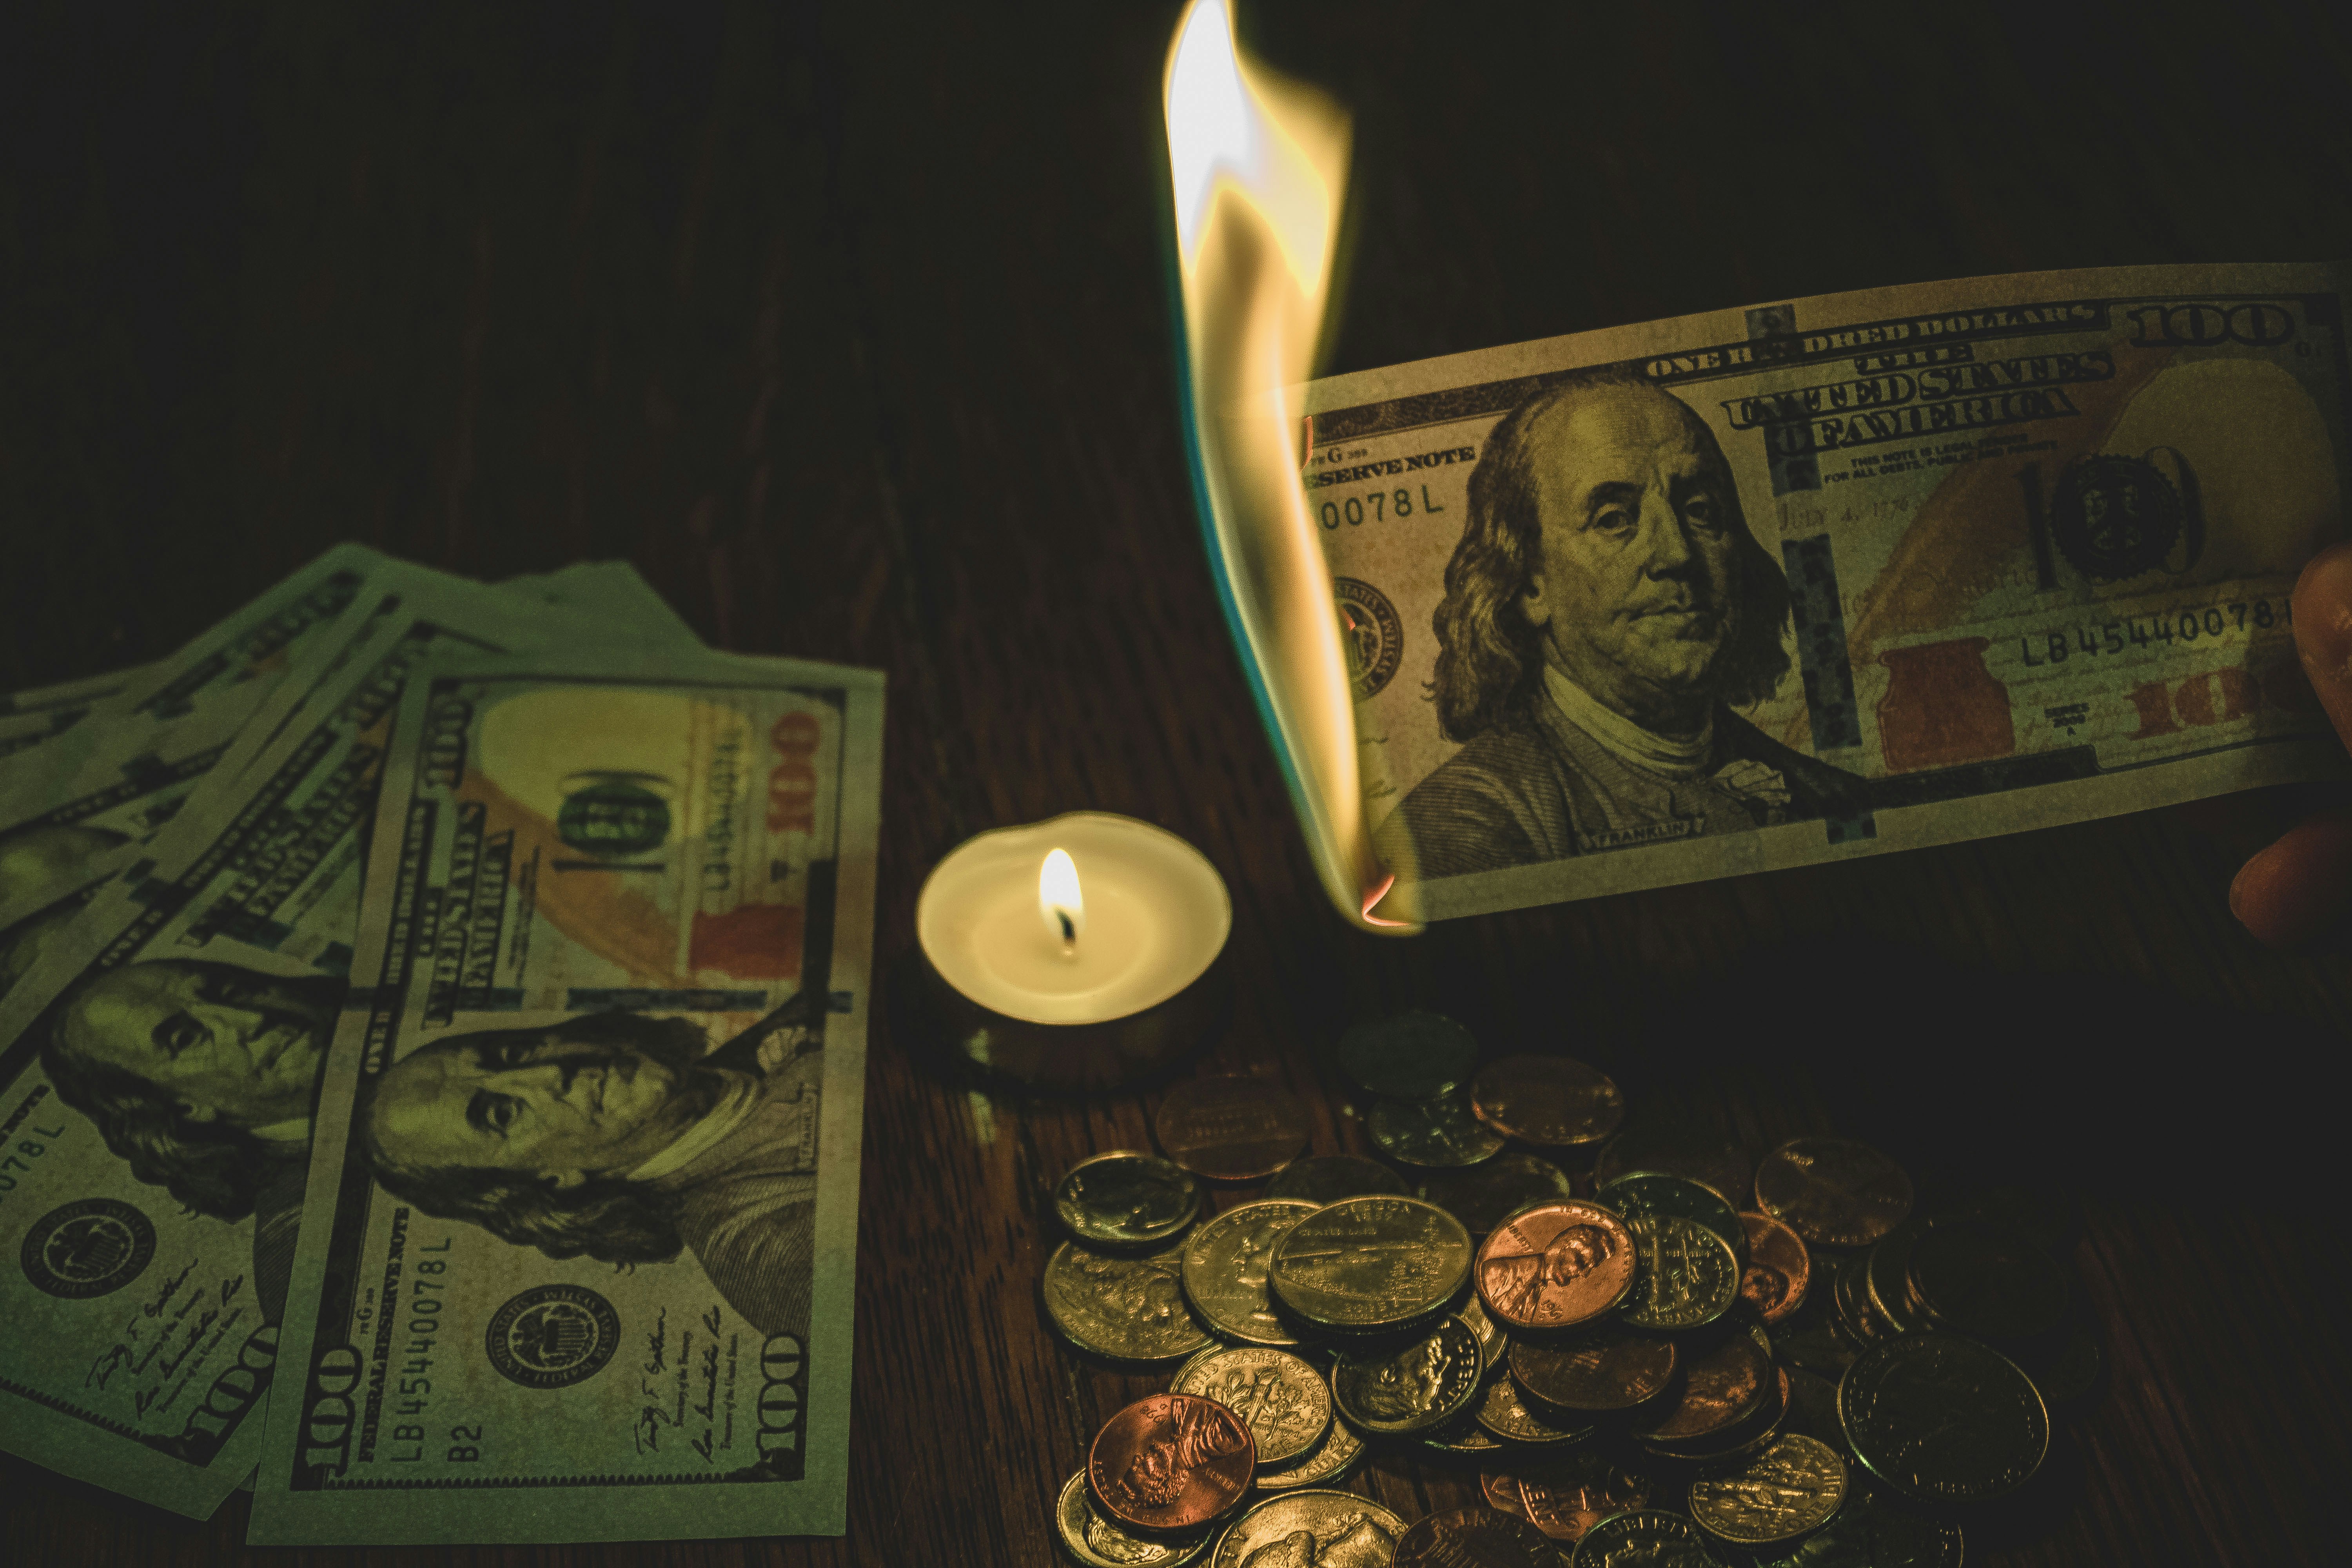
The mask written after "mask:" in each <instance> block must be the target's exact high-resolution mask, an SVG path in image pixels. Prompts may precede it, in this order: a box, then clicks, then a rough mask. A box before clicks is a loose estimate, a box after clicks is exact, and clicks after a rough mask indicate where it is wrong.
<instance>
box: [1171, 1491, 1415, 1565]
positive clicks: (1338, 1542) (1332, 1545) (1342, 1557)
mask: <svg viewBox="0 0 2352 1568" xmlns="http://www.w3.org/2000/svg"><path fill="white" fill-rule="evenodd" d="M1403 1538H1404V1521H1403V1520H1402V1519H1399V1518H1398V1517H1397V1516H1396V1515H1395V1514H1393V1513H1391V1512H1390V1511H1389V1510H1387V1509H1384V1508H1382V1507H1381V1505H1380V1504H1378V1503H1376V1502H1374V1501H1372V1500H1370V1499H1369V1498H1360V1497H1358V1496H1357V1495H1356V1494H1355V1493H1353V1492H1338V1491H1324V1490H1320V1489H1315V1490H1307V1491H1296V1492H1286V1493H1284V1494H1283V1495H1282V1496H1280V1497H1276V1498H1268V1499H1267V1500H1265V1501H1264V1502H1261V1503H1259V1504H1257V1505H1256V1506H1255V1507H1254V1508H1252V1509H1251V1510H1249V1511H1248V1512H1246V1513H1244V1514H1243V1515H1242V1516H1241V1517H1240V1518H1239V1519H1237V1520H1235V1521H1233V1523H1231V1524H1229V1525H1227V1526H1226V1527H1225V1532H1224V1534H1223V1535H1221V1536H1219V1537H1218V1538H1217V1550H1216V1552H1215V1553H1214V1554H1213V1556H1211V1558H1210V1559H1209V1563H1210V1565H1211V1568H1386V1565H1387V1564H1389V1563H1393V1562H1395V1561H1396V1548H1397V1542H1399V1541H1401V1540H1402V1539H1403ZM1269 1548H1271V1549H1272V1550H1269ZM1260 1553H1264V1555H1260Z"/></svg>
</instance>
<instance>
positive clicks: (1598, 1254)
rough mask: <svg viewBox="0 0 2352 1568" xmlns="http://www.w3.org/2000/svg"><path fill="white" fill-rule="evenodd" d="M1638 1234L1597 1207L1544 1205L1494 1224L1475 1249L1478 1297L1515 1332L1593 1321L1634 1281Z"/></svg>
mask: <svg viewBox="0 0 2352 1568" xmlns="http://www.w3.org/2000/svg"><path fill="white" fill-rule="evenodd" d="M1633 1268H1634V1254H1633V1233H1632V1232H1631V1231H1629V1230H1627V1229H1626V1228H1625V1222H1624V1221H1623V1220H1622V1219H1619V1218H1618V1217H1617V1216H1616V1215H1614V1214H1612V1213H1611V1212H1610V1211H1609V1210H1607V1209H1605V1208H1602V1207H1601V1205H1599V1204H1591V1203H1586V1202H1584V1201H1582V1200H1581V1199H1578V1198H1564V1199H1562V1200H1561V1201H1559V1203H1551V1204H1541V1205H1537V1206H1536V1207H1534V1208H1531V1209H1528V1210H1526V1211H1524V1212H1523V1213H1520V1214H1517V1215H1513V1216H1512V1217H1511V1218H1510V1219H1508V1220H1507V1221H1505V1222H1504V1223H1503V1224H1502V1225H1501V1226H1497V1227H1496V1231H1495V1233H1494V1234H1493V1235H1492V1236H1489V1237H1487V1238H1486V1242H1485V1244H1484V1245H1483V1246H1481V1247H1479V1248H1478V1263H1477V1268H1476V1270H1475V1276H1476V1279H1477V1281H1478V1299H1479V1300H1481V1301H1483V1302H1485V1303H1486V1310H1487V1311H1489V1312H1491V1313H1493V1314H1494V1316H1495V1317H1496V1319H1497V1320H1498V1321H1501V1322H1503V1323H1505V1324H1507V1325H1508V1326H1509V1327H1511V1328H1515V1329H1565V1328H1572V1327H1574V1326H1575V1325H1576V1324H1578V1323H1582V1322H1589V1321H1591V1320H1592V1319H1594V1318H1597V1317H1599V1316H1600V1315H1601V1313H1603V1312H1605V1311H1607V1310H1609V1309H1610V1308H1612V1307H1614V1306H1615V1305H1616V1304H1617V1303H1618V1302H1619V1301H1621V1300H1624V1297H1625V1292H1626V1291H1627V1290H1629V1289H1633Z"/></svg>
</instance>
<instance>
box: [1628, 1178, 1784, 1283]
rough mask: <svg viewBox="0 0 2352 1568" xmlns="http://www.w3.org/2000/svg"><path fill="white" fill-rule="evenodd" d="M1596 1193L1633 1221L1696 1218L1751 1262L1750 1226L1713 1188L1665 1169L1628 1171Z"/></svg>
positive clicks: (1737, 1255)
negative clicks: (1655, 1217) (1643, 1217)
mask: <svg viewBox="0 0 2352 1568" xmlns="http://www.w3.org/2000/svg"><path fill="white" fill-rule="evenodd" d="M1593 1196H1594V1197H1595V1198H1597V1199H1599V1200H1600V1201H1601V1203H1604V1204H1607V1205H1609V1206H1610V1207H1611V1208H1612V1209H1615V1210H1616V1211H1617V1212H1618V1213H1619V1214H1621V1215H1624V1216H1625V1217H1626V1218H1627V1219H1629V1220H1631V1219H1635V1218H1638V1217H1639V1216H1641V1215H1670V1214H1671V1215H1681V1216H1682V1217H1683V1218H1685V1219H1687V1220H1696V1222H1698V1223H1699V1224H1700V1225H1703V1226H1706V1228H1707V1229H1709V1230H1711V1231H1713V1232H1715V1234H1716V1235H1717V1236H1719V1237H1723V1239H1724V1240H1725V1241H1726V1242H1727V1243H1729V1244H1730V1247H1731V1255H1732V1256H1733V1257H1734V1258H1738V1260H1739V1261H1740V1262H1741V1263H1742V1264H1743V1265H1744V1264H1745V1263H1746V1262H1747V1261H1748V1227H1747V1226H1744V1225H1742V1224H1740V1223H1739V1214H1738V1210H1736V1209H1734V1208H1733V1207H1732V1206H1731V1205H1729V1204H1727V1203H1725V1202H1724V1201H1723V1200H1722V1199H1721V1198H1719V1197H1717V1195H1716V1192H1715V1189H1714V1188H1713V1187H1710V1186H1706V1185H1705V1184H1702V1183H1699V1182H1694V1181H1691V1180H1689V1179H1688V1178H1687V1177H1684V1176H1675V1175H1669V1174H1667V1173H1665V1172H1664V1171H1628V1172H1626V1173H1624V1174H1623V1175H1622V1176H1614V1177H1612V1178H1611V1179H1610V1180H1608V1181H1606V1182H1604V1183H1602V1184H1601V1189H1600V1191H1598V1192H1597V1193H1595V1194H1593Z"/></svg>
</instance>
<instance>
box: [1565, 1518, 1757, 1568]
mask: <svg viewBox="0 0 2352 1568" xmlns="http://www.w3.org/2000/svg"><path fill="white" fill-rule="evenodd" d="M1570 1562H1571V1563H1572V1564H1573V1565H1574V1568H1614V1564H1617V1563H1640V1564H1641V1565H1642V1568H1720V1565H1719V1563H1718V1562H1717V1558H1716V1555H1715V1553H1714V1552H1709V1551H1708V1550H1707V1549H1706V1537H1705V1536H1703V1535H1701V1534H1700V1533H1699V1529H1698V1526H1697V1524H1696V1523H1695V1522H1693V1521H1692V1520H1691V1519H1690V1518H1689V1516H1687V1515H1685V1514H1679V1513H1667V1512H1665V1511H1664V1510H1662V1509H1651V1508H1643V1509H1634V1510H1631V1511H1629V1512H1626V1513H1619V1514H1612V1515H1611V1516H1610V1517H1609V1518H1607V1519H1604V1520H1602V1521H1601V1522H1600V1523H1598V1524H1596V1525H1594V1526H1593V1527H1592V1528H1591V1530H1588V1531H1585V1532H1584V1539H1583V1540H1581V1541H1580V1542H1577V1543H1576V1555H1575V1557H1573V1558H1572V1559H1570Z"/></svg>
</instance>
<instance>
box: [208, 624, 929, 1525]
mask: <svg viewBox="0 0 2352 1568" xmlns="http://www.w3.org/2000/svg"><path fill="white" fill-rule="evenodd" d="M649 665H652V666H657V667H658V670H659V673H648V667H649ZM532 675H540V676H543V677H545V678H547V679H551V680H562V681H566V682H571V681H579V680H596V681H601V682H610V683H643V684H648V685H659V686H667V687H673V688H674V687H677V686H684V685H694V684H711V685H732V686H738V687H740V686H743V685H747V684H751V685H759V686H763V687H768V688H771V689H780V690H792V691H796V692H799V693H802V694H803V695H807V696H810V697H813V698H816V699H818V700H824V701H828V702H833V703H837V704H838V706H839V708H840V710H841V712H842V715H843V739H842V748H841V757H840V763H839V767H840V773H841V778H842V780H843V781H844V787H842V789H841V791H840V795H839V800H840V818H839V823H838V827H837V832H836V838H835V867H836V870H835V889H834V917H833V961H832V967H831V976H832V980H833V982H834V984H832V985H831V987H830V988H831V989H832V990H833V992H834V1005H835V1007H840V1006H841V1005H842V994H843V992H844V991H846V992H847V1006H846V1010H845V1011H835V1012H833V1013H832V1014H830V1015H829V1017H828V1022H827V1027H826V1034H825V1057H826V1060H825V1071H824V1088H823V1099H822V1107H823V1109H822V1112H821V1114H822V1121H821V1122H820V1131H819V1142H818V1147H819V1148H820V1149H822V1150H824V1151H826V1154H825V1157H824V1163H823V1164H822V1165H821V1166H820V1170H821V1181H820V1186H819V1188H818V1193H817V1199H816V1215H815V1232H816V1248H815V1256H814V1264H813V1271H812V1274H813V1277H812V1279H811V1297H812V1300H811V1317H810V1336H809V1340H810V1342H809V1346H808V1356H807V1363H808V1388H809V1395H808V1399H807V1401H806V1403H805V1405H803V1411H804V1413H805V1414H804V1426H803V1431H804V1433H805V1438H804V1445H803V1473H802V1475H801V1476H800V1478H799V1479H796V1480H793V1481H789V1482H785V1481H778V1480H767V1479H761V1480H755V1481H747V1482H739V1483H735V1486H736V1488H737V1489H735V1490H732V1491H731V1492H730V1489H729V1488H728V1487H727V1485H726V1483H727V1481H728V1478H727V1477H725V1476H723V1475H715V1474H714V1475H697V1476H692V1477H679V1478H674V1479H644V1480H639V1479H634V1478H631V1479H622V1478H613V1477H604V1476H594V1477H580V1478H576V1479H575V1478H567V1477H549V1478H543V1479H534V1478H516V1479H505V1480H499V1481H483V1482H470V1483H465V1484H443V1483H437V1482H430V1481H426V1482H417V1483H415V1484H401V1483H383V1482H368V1483H365V1484H355V1485H346V1486H335V1487H301V1488H299V1489H298V1486H297V1481H298V1479H299V1476H300V1473H301V1471H302V1469H303V1466H302V1465H301V1463H300V1458H299V1454H300V1447H301V1445H302V1443H303V1442H304V1441H305V1429H306V1427H307V1426H308V1415H309V1405H310V1398H309V1394H310V1384H311V1380H312V1376H313V1374H314V1372H315V1368H316V1364H317V1363H318V1359H319V1355H320V1345H321V1343H322V1342H326V1341H327V1340H328V1339H329V1338H330V1337H334V1339H333V1342H334V1343H340V1342H341V1340H340V1337H339V1336H340V1335H341V1327H340V1325H330V1324H329V1323H327V1322H326V1321H325V1319H326V1317H327V1315H328V1313H329V1311H330V1302H329V1300H328V1285H329V1281H330V1278H331V1273H332V1269H333V1266H334V1260H333V1258H332V1257H331V1248H332V1247H333V1241H332V1238H333V1237H334V1235H335V1233H336V1230H337V1228H338V1227H337V1225H336V1221H337V1220H338V1219H343V1218H347V1217H348V1218H349V1224H348V1234H350V1235H352V1236H353V1237H358V1236H361V1235H363V1234H364V1225H363V1223H362V1222H360V1221H359V1220H357V1219H356V1217H350V1216H348V1215H347V1205H348V1207H349V1208H354V1209H358V1210H360V1211H362V1212H364V1209H365V1207H366V1205H368V1204H369V1203H370V1201H371V1198H372V1195H373V1181H372V1180H371V1179H370V1178H368V1177H367V1176H366V1175H365V1174H364V1173H359V1172H356V1171H354V1170H352V1168H351V1167H350V1166H349V1163H348V1161H347V1159H346V1154H347V1152H348V1150H349V1147H350V1141H351V1140H350V1128H349V1126H348V1124H347V1123H342V1124H338V1120H337V1119H341V1118H346V1117H348V1115H349V1113H350V1110H351V1108H352V1103H353V1101H354V1100H355V1098H356V1095H357V1091H358V1088H359V1084H360V1079H361V1076H362V1072H363V1071H364V1068H365V1055H366V1052H367V1048H368V1042H369V1039H370V1037H371V1036H373V1035H377V1034H378V1032H379V1031H382V1030H383V1029H385V1028H386V1027H387V1026H388V1020H387V1019H386V1017H385V1016H384V1013H383V1009H382V1007H381V1006H380V1005H378V1003H377V994H378V993H379V992H380V991H381V990H382V989H383V988H386V987H388V986H392V985H394V984H397V985H398V987H399V991H400V993H401V994H403V995H404V993H405V991H406V988H407V987H406V973H405V971H404V973H403V974H402V976H400V977H399V978H398V979H397V980H395V979H394V977H393V976H392V975H390V974H389V973H388V970H389V969H390V967H391V965H392V963H393V962H394V953H393V952H392V951H391V949H392V941H391V939H392V934H393V929H394V926H395V925H396V924H398V923H399V922H400V921H401V919H402V916H401V913H400V911H399V910H397V909H396V908H394V900H373V899H372V900H369V905H368V909H367V912H366V915H365V916H364V917H363V920H362V927H361V930H360V932H359V944H358V946H359V954H358V962H357V963H355V964H354V965H353V969H352V973H353V975H354V978H355V980H371V979H372V980H373V984H369V985H358V984H355V986H354V988H353V991H352V1000H351V1001H350V1002H349V1003H347V1004H346V1011H345V1014H344V1017H343V1021H342V1024H341V1027H340V1028H339V1030H338V1032H337V1036H336V1044H335V1047H334V1048H333V1050H332V1052H331V1060H330V1064H329V1068H328V1072H327V1079H326V1081H325V1083H324V1085H323V1086H322V1089H321V1092H320V1115H319V1117H318V1119H317V1123H316V1127H317V1130H316V1131H315V1132H314V1134H313V1141H312V1145H311V1148H312V1158H311V1165H310V1185H309V1191H308V1193H307V1195H306V1198H305V1203H304V1207H303V1223H304V1227H305V1229H304V1234H305V1236H306V1237H318V1236H321V1235H323V1236H326V1237H329V1239H328V1240H327V1241H324V1242H315V1243H313V1242H306V1243H305V1244H304V1246H303V1249H302V1252H301V1254H300V1257H299V1260H298V1263H297V1267H296V1273H295V1279H294V1284H293V1289H292V1290H291V1292H290V1293H289V1299H288V1305H287V1313H286V1331H285V1333H284V1337H283V1338H282V1339H281V1342H280V1344H279V1355H280V1358H281V1359H282V1360H286V1361H287V1362H288V1364H289V1365H291V1366H294V1367H298V1368H300V1369H302V1373H301V1377H302V1383H301V1385H300V1386H301V1387H302V1388H303V1390H304V1398H303V1400H302V1402H301V1403H300V1405H296V1404H295V1403H294V1402H293V1401H291V1400H288V1399H279V1400H278V1401H275V1402H273V1405H272V1410H273V1415H272V1419H271V1420H270V1422H269V1425H268V1432H267V1436H266V1438H265V1441H264V1446H263V1450H262V1456H261V1463H260V1470H259V1475H258V1478H257V1482H256V1487H255V1500H254V1510H253V1519H252V1524H251V1528H250V1531H249V1533H248V1536H247V1539H248V1541H249V1542H251V1543H252V1544H256V1545H376V1544H454V1543H457V1542H515V1543H525V1542H543V1543H556V1542H581V1541H629V1540H678V1539H695V1538H702V1537H712V1536H719V1537H724V1536H744V1535H776V1534H792V1535H839V1534H841V1533H843V1532H844V1531H845V1530H846V1529H847V1528H848V1480H849V1477H848V1447H849V1403H850V1373H851V1350H852V1343H853V1339H854V1332H853V1312H854V1309H855V1305H856V1237H857V1184H858V1173H859V1161H860V1151H859V1141H860V1136H861V1133H862V1130H863V1125H864V1099H865V1077H866V1068H865V1059H866V1029H867V1024H868V1019H869V1016H870V1012H871V1007H872V974H873V932H874V903H875V895H876V887H875V879H876V860H877V849H878V840H879V833H880V814H881V798H880V791H879V787H878V785H879V780H880V777H881V771H880V770H881V751H882V697H883V677H882V675H881V673H880V672H879V671H874V670H863V669H856V668H849V667H846V666H838V665H820V664H813V663H808V662H804V661H800V660H781V659H763V658H743V657H740V656H737V655H731V654H722V653H712V652H703V651H698V652H694V653H685V652H680V653H677V654H666V655H664V656H663V657H661V658H658V659H656V660H648V659H646V658H644V657H643V656H639V657H635V658H629V657H625V656H621V657H616V656H615V655H613V654H609V653H595V654H579V655H570V656H567V655H565V654H562V653H560V652H559V653H554V654H550V655H544V656H539V657H531V656H522V657H508V658H469V659H466V660H464V661H462V662H459V661H449V662H446V663H444V662H438V661H436V663H435V664H434V665H432V666H431V667H429V668H425V669H422V670H420V671H418V672H417V674H416V676H415V679H412V680H411V681H410V683H409V688H408V690H407V692H406V693H405V694H404V700H403V704H402V709H401V713H400V717H399V719H398V721H397V723H398V726H399V728H398V731H396V733H395V734H394V737H393V757H392V761H391V763H390V765H389V766H388V767H387V768H386V770H385V776H386V778H387V780H392V779H406V778H407V777H409V776H410V775H411V774H412V773H414V772H415V769H416V766H417V765H418V750H419V742H420V738H421V736H422V733H423V730H424V720H425V714H426V713H427V712H428V711H429V710H430V708H431V705H432V703H433V701H434V697H435V692H436V688H437V687H438V685H439V683H441V682H442V681H445V680H455V679H496V678H501V677H505V678H527V677H530V676H532ZM853 779H870V780H873V781H875V784H876V786H877V787H876V788H874V789H873V790H871V791H861V790H855V789H852V788H849V787H846V786H847V781H850V780H853ZM412 834H413V826H412V822H411V813H410V812H409V811H408V810H406V809H402V810H397V811H387V810H382V809H379V811H378V813H377V816H376V821H375V826H374V832H373V843H372V844H371V847H370V851H369V857H368V860H369V865H370V867H371V868H382V867H389V866H394V865H396V864H397V863H398V858H399V857H401V856H402V855H403V854H404V852H405V851H406V850H407V849H408V848H409V847H411V839H412ZM379 907H381V909H382V911H383V912H382V913H378V910H379ZM845 978H849V979H853V980H854V982H855V983H854V984H851V985H849V986H843V985H842V984H839V982H840V981H841V980H843V979H845ZM394 1005H395V1006H396V1005H398V1004H397V1002H395V1004H394ZM383 1037H384V1038H388V1036H383ZM330 1105H331V1106H333V1107H334V1110H333V1113H332V1115H331V1116H330V1114H329V1113H328V1110H327V1108H328V1107H329V1106H330ZM824 1177H830V1178H831V1179H830V1180H824V1179H823V1178H824ZM345 1271H346V1272H349V1266H348V1265H346V1266H345ZM329 1348H332V1345H330V1346H329ZM595 1489H615V1490H617V1491H618V1492H619V1493H620V1494H621V1497H622V1499H623V1501H622V1502H621V1503H619V1504H618V1505H617V1506H616V1507H614V1508H610V1509H605V1508H597V1507H593V1506H590V1505H588V1504H587V1503H586V1502H585V1501H584V1500H583V1499H582V1498H580V1496H579V1495H578V1494H579V1493H580V1492H581V1491H583V1490H590V1491H593V1490H595ZM425 1494H431V1495H433V1496H434V1498H435V1500H434V1501H433V1503H432V1504H431V1505H430V1506H426V1507H419V1506H418V1501H419V1500H420V1497H421V1496H423V1495H425Z"/></svg>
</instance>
